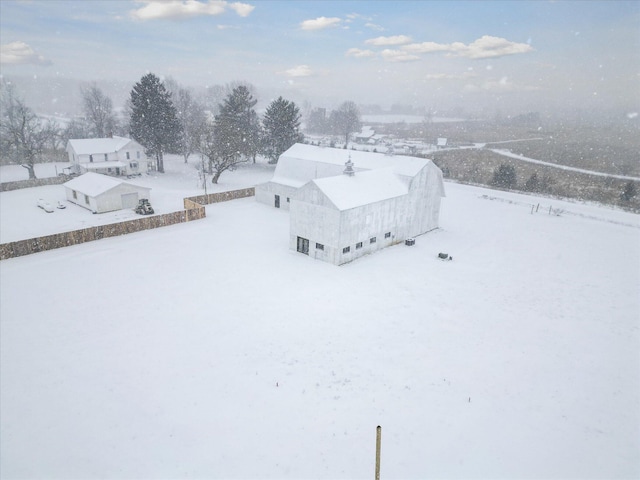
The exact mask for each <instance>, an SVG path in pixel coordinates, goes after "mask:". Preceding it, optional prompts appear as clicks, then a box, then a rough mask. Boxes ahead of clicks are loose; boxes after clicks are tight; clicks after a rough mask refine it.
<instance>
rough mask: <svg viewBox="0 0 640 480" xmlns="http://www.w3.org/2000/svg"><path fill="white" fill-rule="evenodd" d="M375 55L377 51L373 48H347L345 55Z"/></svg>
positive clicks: (357, 56)
mask: <svg viewBox="0 0 640 480" xmlns="http://www.w3.org/2000/svg"><path fill="white" fill-rule="evenodd" d="M375 55H376V53H375V52H374V51H372V50H361V49H359V48H350V49H349V50H347V53H345V56H347V57H356V58H367V57H374V56H375Z"/></svg>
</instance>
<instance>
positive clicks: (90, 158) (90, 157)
mask: <svg viewBox="0 0 640 480" xmlns="http://www.w3.org/2000/svg"><path fill="white" fill-rule="evenodd" d="M89 161H90V162H91V163H93V155H89Z"/></svg>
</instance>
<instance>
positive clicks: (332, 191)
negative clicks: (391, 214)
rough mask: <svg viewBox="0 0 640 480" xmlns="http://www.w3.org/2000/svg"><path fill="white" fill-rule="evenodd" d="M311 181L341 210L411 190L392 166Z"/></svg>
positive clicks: (386, 198) (379, 200)
mask: <svg viewBox="0 0 640 480" xmlns="http://www.w3.org/2000/svg"><path fill="white" fill-rule="evenodd" d="M312 182H313V183H314V184H315V185H316V186H317V187H318V188H319V189H320V191H322V193H324V194H325V195H326V196H327V198H328V199H329V200H331V202H332V203H333V204H334V205H335V206H336V207H337V208H338V210H349V209H350V208H355V207H360V206H362V205H367V204H370V203H375V202H381V201H383V200H388V199H390V198H395V197H400V196H402V195H406V194H407V192H408V189H407V185H406V183H405V182H403V181H402V180H400V178H399V177H398V175H397V174H396V173H394V170H393V168H390V167H387V168H380V169H377V170H369V171H365V172H358V173H357V174H356V175H353V176H349V175H338V176H335V177H327V178H318V179H316V180H312Z"/></svg>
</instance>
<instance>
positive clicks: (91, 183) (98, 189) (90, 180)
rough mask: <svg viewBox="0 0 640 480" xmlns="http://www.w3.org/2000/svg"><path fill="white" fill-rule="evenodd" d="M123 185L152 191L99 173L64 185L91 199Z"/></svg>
mask: <svg viewBox="0 0 640 480" xmlns="http://www.w3.org/2000/svg"><path fill="white" fill-rule="evenodd" d="M122 184H127V185H131V186H133V187H136V188H141V189H145V190H151V189H150V188H149V187H141V186H139V185H136V184H134V183H131V182H125V181H124V180H120V179H119V178H114V177H110V176H108V175H101V174H99V173H93V172H87V173H85V174H84V175H80V176H79V177H76V178H74V179H72V180H69V181H68V182H66V183H64V184H63V185H64V186H65V187H67V188H71V189H72V190H76V191H78V192H80V193H83V194H85V195H88V196H90V197H95V196H97V195H100V194H102V193H104V192H106V191H109V190H111V189H112V188H115V187H117V186H119V185H122Z"/></svg>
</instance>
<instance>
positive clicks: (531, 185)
mask: <svg viewBox="0 0 640 480" xmlns="http://www.w3.org/2000/svg"><path fill="white" fill-rule="evenodd" d="M524 189H525V191H527V192H538V191H540V180H539V179H538V174H537V173H536V172H533V173H532V174H531V176H530V177H529V178H528V179H527V181H526V182H525V183H524Z"/></svg>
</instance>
